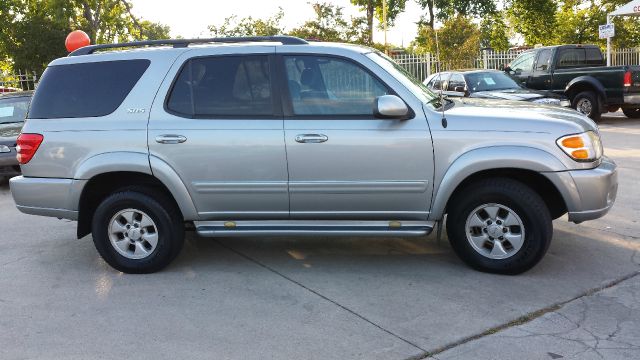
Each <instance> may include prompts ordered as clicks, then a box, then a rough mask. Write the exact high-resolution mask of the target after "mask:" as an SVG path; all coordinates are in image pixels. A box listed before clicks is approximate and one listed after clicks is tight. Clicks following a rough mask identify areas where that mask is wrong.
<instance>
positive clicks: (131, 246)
mask: <svg viewBox="0 0 640 360" xmlns="http://www.w3.org/2000/svg"><path fill="white" fill-rule="evenodd" d="M92 235H93V242H94V244H95V246H96V249H97V250H98V252H99V253H100V256H102V258H103V259H104V260H105V261H106V262H107V263H108V264H109V265H111V266H112V267H113V268H115V269H116V270H119V271H122V272H125V273H151V272H155V271H158V270H161V269H163V268H164V267H166V266H167V265H169V263H170V262H171V261H172V260H173V259H174V258H175V257H176V256H177V255H178V254H179V252H180V250H181V249H182V245H183V243H184V225H183V221H182V216H181V215H180V213H179V211H178V210H177V209H176V207H175V205H174V204H173V203H172V202H171V201H170V200H169V199H167V198H166V196H164V195H163V194H161V193H159V192H152V191H146V189H133V190H122V191H118V192H115V193H113V194H111V195H110V196H108V197H107V198H106V199H104V200H103V201H102V203H101V204H100V205H99V206H98V208H97V209H96V212H95V214H94V216H93V222H92Z"/></svg>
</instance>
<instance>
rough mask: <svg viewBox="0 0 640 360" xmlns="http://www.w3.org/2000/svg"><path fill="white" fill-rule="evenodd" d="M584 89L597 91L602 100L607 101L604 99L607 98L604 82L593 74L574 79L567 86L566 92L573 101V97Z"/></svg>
mask: <svg viewBox="0 0 640 360" xmlns="http://www.w3.org/2000/svg"><path fill="white" fill-rule="evenodd" d="M583 91H593V92H595V93H596V95H598V98H599V99H600V101H602V102H605V101H604V100H605V99H606V98H607V95H606V92H605V88H604V86H602V83H600V81H598V79H596V78H594V77H592V76H578V77H576V78H574V79H572V80H571V81H569V83H568V84H567V86H566V87H565V90H564V93H565V94H566V95H567V97H569V99H571V101H573V98H574V97H575V96H576V95H578V94H579V93H581V92H583Z"/></svg>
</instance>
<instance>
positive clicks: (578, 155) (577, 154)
mask: <svg viewBox="0 0 640 360" xmlns="http://www.w3.org/2000/svg"><path fill="white" fill-rule="evenodd" d="M571 156H573V158H574V159H580V160H587V159H589V151H587V150H584V149H583V150H574V151H572V152H571Z"/></svg>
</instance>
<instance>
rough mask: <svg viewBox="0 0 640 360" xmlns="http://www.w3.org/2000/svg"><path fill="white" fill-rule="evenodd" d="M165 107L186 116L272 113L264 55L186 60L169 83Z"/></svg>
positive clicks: (267, 71)
mask: <svg viewBox="0 0 640 360" xmlns="http://www.w3.org/2000/svg"><path fill="white" fill-rule="evenodd" d="M167 109H168V110H169V111H171V112H174V113H177V114H179V115H186V116H189V117H217V116H270V115H273V101H272V94H271V75H270V70H269V59H268V57H267V56H262V55H252V56H219V57H206V58H194V59H191V60H189V61H188V62H187V63H186V64H185V65H184V67H183V68H182V70H181V71H180V74H179V75H178V77H177V79H176V81H175V83H174V85H173V89H172V90H171V94H170V95H169V99H168V100H167Z"/></svg>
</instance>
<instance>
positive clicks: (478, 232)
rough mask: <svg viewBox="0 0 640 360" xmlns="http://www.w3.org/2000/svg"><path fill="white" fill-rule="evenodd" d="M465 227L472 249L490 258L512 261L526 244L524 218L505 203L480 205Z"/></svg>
mask: <svg viewBox="0 0 640 360" xmlns="http://www.w3.org/2000/svg"><path fill="white" fill-rule="evenodd" d="M465 228H466V233H467V240H468V241H469V244H470V245H471V247H473V249H474V250H475V251H477V252H478V253H479V254H480V255H482V256H485V257H487V258H489V259H495V260H498V259H506V258H509V257H511V256H513V255H515V254H516V253H517V252H518V251H519V250H520V249H521V248H522V245H523V244H524V239H525V232H524V224H523V223H522V219H520V216H518V214H516V212H515V211H513V210H511V209H510V208H508V207H506V206H504V205H501V204H495V203H490V204H484V205H480V206H478V207H477V208H475V209H474V210H473V211H472V212H471V213H470V215H469V216H468V217H467V222H466V225H465Z"/></svg>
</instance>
